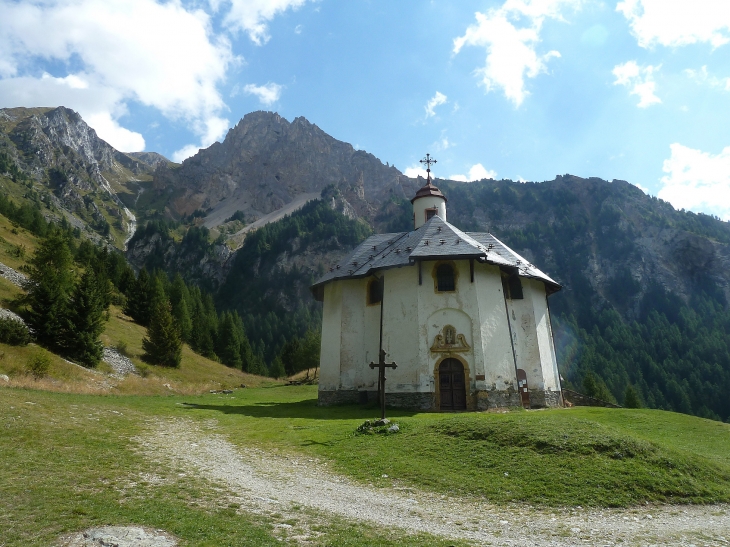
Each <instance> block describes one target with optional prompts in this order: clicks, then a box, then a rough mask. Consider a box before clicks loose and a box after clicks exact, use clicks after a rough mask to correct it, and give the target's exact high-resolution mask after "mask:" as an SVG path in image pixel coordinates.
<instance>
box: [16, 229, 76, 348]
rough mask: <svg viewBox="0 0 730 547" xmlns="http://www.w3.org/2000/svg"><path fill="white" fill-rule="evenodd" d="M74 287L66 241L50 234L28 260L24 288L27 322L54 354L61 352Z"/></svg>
mask: <svg viewBox="0 0 730 547" xmlns="http://www.w3.org/2000/svg"><path fill="white" fill-rule="evenodd" d="M73 286H74V283H73V272H72V271H71V252H70V251H69V248H68V243H67V240H66V237H65V236H64V235H63V234H62V233H61V232H59V231H52V232H50V233H49V234H48V236H47V237H46V238H45V239H44V240H43V241H42V242H41V245H40V247H38V249H37V250H36V253H35V255H34V256H33V258H32V259H31V260H30V271H29V275H28V282H27V284H26V291H27V293H28V294H27V296H26V299H25V301H26V303H27V304H28V306H29V309H28V317H27V319H28V323H29V325H30V327H31V328H32V329H33V331H34V334H35V338H36V340H37V341H38V342H39V343H40V344H41V345H44V346H46V347H48V348H50V349H54V350H61V349H62V348H63V343H62V342H63V338H64V331H65V327H66V324H67V323H66V321H67V314H68V301H69V298H70V295H71V292H72V291H73Z"/></svg>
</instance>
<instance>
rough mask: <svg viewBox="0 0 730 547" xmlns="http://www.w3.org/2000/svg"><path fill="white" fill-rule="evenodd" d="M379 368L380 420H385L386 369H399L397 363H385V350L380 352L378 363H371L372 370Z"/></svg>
mask: <svg viewBox="0 0 730 547" xmlns="http://www.w3.org/2000/svg"><path fill="white" fill-rule="evenodd" d="M375 367H377V368H378V399H380V419H381V420H384V419H385V369H386V368H392V369H395V368H398V365H396V364H395V363H386V362H385V350H384V349H381V350H380V359H379V360H378V362H377V363H370V368H375Z"/></svg>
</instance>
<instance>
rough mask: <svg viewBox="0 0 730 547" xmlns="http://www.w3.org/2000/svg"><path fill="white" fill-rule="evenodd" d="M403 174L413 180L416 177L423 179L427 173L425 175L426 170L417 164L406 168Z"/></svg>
mask: <svg viewBox="0 0 730 547" xmlns="http://www.w3.org/2000/svg"><path fill="white" fill-rule="evenodd" d="M403 174H404V175H405V176H407V177H410V178H412V179H415V178H416V177H423V178H424V179H425V178H426V176H427V175H428V173H426V170H425V169H424V168H423V167H421V166H420V165H418V164H416V165H414V166H412V167H407V168H406V170H405V171H403Z"/></svg>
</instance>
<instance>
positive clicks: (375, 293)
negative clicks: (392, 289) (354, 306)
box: [368, 279, 383, 304]
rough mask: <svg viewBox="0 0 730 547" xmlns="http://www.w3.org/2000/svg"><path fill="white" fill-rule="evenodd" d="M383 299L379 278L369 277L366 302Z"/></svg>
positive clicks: (374, 302)
mask: <svg viewBox="0 0 730 547" xmlns="http://www.w3.org/2000/svg"><path fill="white" fill-rule="evenodd" d="M382 301H383V284H382V283H381V282H380V280H379V279H371V280H370V282H369V283H368V304H378V303H380V302H382Z"/></svg>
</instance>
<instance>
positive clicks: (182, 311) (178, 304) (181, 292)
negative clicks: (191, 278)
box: [170, 273, 193, 344]
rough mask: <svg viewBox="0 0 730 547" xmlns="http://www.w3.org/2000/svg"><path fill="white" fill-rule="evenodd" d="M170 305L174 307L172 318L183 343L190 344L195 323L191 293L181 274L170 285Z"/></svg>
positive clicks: (176, 275)
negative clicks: (192, 317)
mask: <svg viewBox="0 0 730 547" xmlns="http://www.w3.org/2000/svg"><path fill="white" fill-rule="evenodd" d="M170 304H171V305H172V317H173V318H174V319H175V325H176V326H177V330H178V332H179V333H180V337H181V338H182V339H183V341H185V342H187V343H188V344H190V337H191V334H192V331H193V321H192V319H191V318H190V291H188V287H187V285H185V281H183V278H182V277H181V276H180V274H179V273H178V274H175V278H174V279H173V280H172V284H171V285H170Z"/></svg>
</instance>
